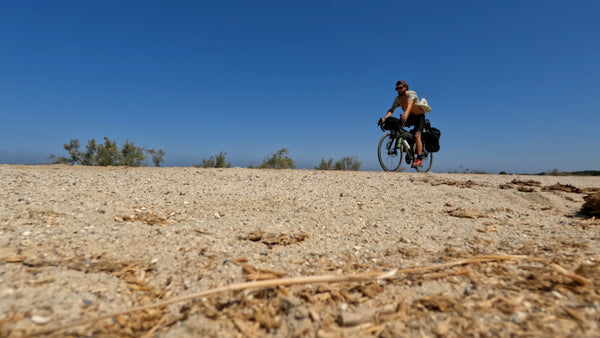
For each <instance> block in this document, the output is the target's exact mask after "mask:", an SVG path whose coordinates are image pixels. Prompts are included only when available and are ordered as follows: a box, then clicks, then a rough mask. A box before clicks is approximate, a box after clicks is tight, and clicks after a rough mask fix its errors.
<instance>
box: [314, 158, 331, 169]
mask: <svg viewBox="0 0 600 338" xmlns="http://www.w3.org/2000/svg"><path fill="white" fill-rule="evenodd" d="M315 169H316V170H332V169H333V159H332V158H330V159H328V160H327V161H325V159H324V158H322V157H321V164H319V166H318V167H315Z"/></svg>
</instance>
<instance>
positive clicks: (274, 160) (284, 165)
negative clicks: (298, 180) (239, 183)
mask: <svg viewBox="0 0 600 338" xmlns="http://www.w3.org/2000/svg"><path fill="white" fill-rule="evenodd" d="M288 153H289V150H287V149H286V148H282V149H279V150H278V151H277V152H275V153H271V154H269V155H268V156H267V157H265V159H264V160H263V162H262V163H261V164H260V165H259V166H258V167H257V168H258V169H296V163H295V162H294V160H292V159H291V158H290V157H288V156H287V154H288ZM250 168H253V167H252V166H250Z"/></svg>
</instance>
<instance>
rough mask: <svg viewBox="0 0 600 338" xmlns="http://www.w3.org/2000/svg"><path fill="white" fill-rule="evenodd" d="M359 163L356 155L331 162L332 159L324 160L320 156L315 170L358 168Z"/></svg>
mask: <svg viewBox="0 0 600 338" xmlns="http://www.w3.org/2000/svg"><path fill="white" fill-rule="evenodd" d="M360 166H361V163H360V162H359V161H358V159H357V158H356V157H348V156H347V157H344V158H342V159H341V160H339V161H337V162H335V164H334V163H333V159H332V158H330V159H329V160H327V161H326V160H325V159H324V158H321V164H319V166H318V167H315V169H317V170H354V171H356V170H359V169H360Z"/></svg>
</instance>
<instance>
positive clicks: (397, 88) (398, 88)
mask: <svg viewBox="0 0 600 338" xmlns="http://www.w3.org/2000/svg"><path fill="white" fill-rule="evenodd" d="M402 88H404V86H400V87H396V90H400V89H402Z"/></svg>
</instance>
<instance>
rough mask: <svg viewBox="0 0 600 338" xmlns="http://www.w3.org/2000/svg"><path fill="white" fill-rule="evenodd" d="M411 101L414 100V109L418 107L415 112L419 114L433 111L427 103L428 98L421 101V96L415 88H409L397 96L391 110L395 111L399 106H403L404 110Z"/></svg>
mask: <svg viewBox="0 0 600 338" xmlns="http://www.w3.org/2000/svg"><path fill="white" fill-rule="evenodd" d="M409 101H412V102H413V110H415V109H416V110H417V111H414V112H415V113H417V114H418V113H421V114H427V113H429V112H430V111H431V107H429V104H427V100H425V99H424V98H422V99H421V101H419V97H418V96H417V93H416V92H415V91H414V90H407V91H406V93H404V95H402V96H400V95H398V96H396V98H395V99H394V102H393V103H392V108H391V109H390V110H392V111H393V110H394V109H396V108H398V107H402V110H404V111H406V107H407V106H408V102H409Z"/></svg>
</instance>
